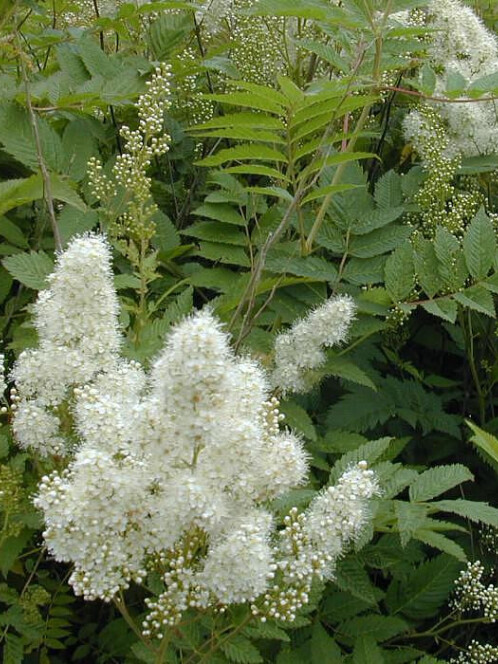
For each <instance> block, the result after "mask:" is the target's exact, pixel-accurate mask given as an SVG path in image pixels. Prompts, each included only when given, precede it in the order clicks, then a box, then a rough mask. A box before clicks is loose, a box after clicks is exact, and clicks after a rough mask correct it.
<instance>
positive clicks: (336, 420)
mask: <svg viewBox="0 0 498 664" xmlns="http://www.w3.org/2000/svg"><path fill="white" fill-rule="evenodd" d="M395 412H396V410H395V404H394V402H393V400H392V398H391V396H390V395H389V394H387V393H386V392H385V391H384V390H378V391H377V392H372V390H370V389H368V388H366V387H359V388H355V390H354V391H353V392H352V393H351V394H345V395H344V396H343V397H341V399H340V400H339V401H338V402H337V403H335V404H334V405H333V406H332V407H331V408H330V410H329V412H328V415H327V424H328V426H330V427H331V428H333V429H339V428H344V429H346V430H349V431H358V432H362V431H367V430H368V429H373V428H374V427H375V426H376V425H377V424H379V423H380V424H383V423H384V422H385V421H386V420H388V419H389V418H390V417H392V416H393V415H394V414H395Z"/></svg>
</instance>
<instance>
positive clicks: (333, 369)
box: [0, 0, 498, 664]
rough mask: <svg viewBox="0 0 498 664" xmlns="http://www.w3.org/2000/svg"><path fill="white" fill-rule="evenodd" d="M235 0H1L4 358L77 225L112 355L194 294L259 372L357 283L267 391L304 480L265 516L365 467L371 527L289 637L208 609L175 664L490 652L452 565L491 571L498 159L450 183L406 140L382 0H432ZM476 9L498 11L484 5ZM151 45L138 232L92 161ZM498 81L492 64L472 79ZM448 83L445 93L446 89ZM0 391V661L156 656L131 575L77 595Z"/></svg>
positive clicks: (414, 59) (414, 72) (428, 657)
mask: <svg viewBox="0 0 498 664" xmlns="http://www.w3.org/2000/svg"><path fill="white" fill-rule="evenodd" d="M214 4H216V3H214ZM218 4H221V3H218ZM250 4H251V3H245V2H240V3H239V4H238V7H237V9H238V13H236V15H235V18H234V17H232V18H230V19H229V20H224V19H220V20H219V22H218V24H217V27H216V26H215V28H213V27H210V26H209V21H208V18H206V16H207V17H209V16H214V15H215V8H214V6H213V7H212V8H210V12H211V13H210V14H208V15H206V16H205V17H204V19H203V18H202V16H201V15H200V14H199V13H196V11H195V8H193V7H192V6H189V4H188V3H185V2H180V1H175V2H163V1H158V2H151V3H146V4H137V5H135V4H133V3H119V4H115V5H114V4H113V5H112V6H107V5H105V6H104V5H102V6H100V3H98V2H94V3H78V2H74V3H71V2H65V0H62V1H60V0H53V2H41V1H35V0H29V1H28V0H26V1H20V0H19V1H18V2H9V1H8V0H4V2H3V3H2V4H1V9H0V11H1V19H0V24H1V39H0V44H1V51H0V89H1V90H2V93H1V100H0V177H1V180H2V181H1V182H0V214H1V215H2V216H0V236H1V237H0V239H1V242H0V253H1V255H2V257H3V260H2V266H1V267H0V272H1V274H0V301H1V306H2V311H1V317H0V326H1V328H2V336H3V349H4V353H5V355H6V364H7V365H8V366H11V365H12V362H13V361H14V360H15V357H16V356H17V355H18V354H19V352H20V351H21V350H22V349H24V348H26V347H29V346H30V345H32V344H33V343H34V342H35V333H34V329H33V327H32V325H31V322H30V305H31V303H32V302H33V300H34V298H35V296H36V291H37V290H39V289H41V288H43V286H44V284H45V279H46V277H47V275H48V274H49V273H50V271H51V269H52V266H53V256H54V251H55V250H56V249H57V248H60V247H63V246H65V245H66V244H67V242H68V240H69V239H70V238H71V237H72V236H74V235H75V234H78V233H83V232H85V231H87V230H90V229H103V230H105V231H107V232H109V233H110V234H111V237H112V239H113V246H114V249H115V266H116V277H115V283H116V287H117V288H118V290H119V294H120V300H121V306H122V312H121V323H122V327H123V330H125V332H126V353H127V355H128V356H129V357H130V358H135V359H137V360H139V361H141V362H144V363H146V362H147V361H148V360H150V358H151V357H152V356H153V355H154V353H155V352H157V351H158V350H159V348H160V346H161V340H162V338H163V336H164V334H165V333H166V332H167V331H168V329H169V328H170V326H171V325H172V324H173V323H174V322H175V321H177V320H179V319H180V318H181V317H182V316H183V315H185V314H187V313H188V312H189V311H190V310H191V309H192V308H193V307H200V306H202V305H203V304H205V303H207V302H209V303H211V305H212V306H213V307H214V310H215V312H216V313H217V314H218V316H220V317H221V318H222V320H223V321H224V322H225V323H226V325H227V326H228V327H229V329H230V331H231V333H232V335H233V339H234V343H235V345H236V347H237V349H238V350H240V351H241V352H251V353H253V354H255V355H256V356H257V357H258V358H259V359H260V360H261V361H262V362H263V363H264V364H267V365H268V366H269V365H270V363H271V352H272V347H273V341H274V338H275V334H276V333H278V331H279V330H283V329H285V328H286V326H288V325H289V324H291V323H292V322H293V321H295V320H296V319H297V318H299V317H301V316H303V315H304V314H305V313H306V312H307V311H308V310H309V309H310V308H311V307H313V306H315V305H317V304H318V303H319V302H321V301H322V300H323V299H324V297H326V296H327V295H329V294H331V293H336V292H346V293H349V294H351V295H353V296H354V298H355V300H356V302H357V305H358V316H357V320H356V321H355V324H354V328H353V330H352V333H351V335H350V339H349V342H348V344H347V345H346V346H344V347H343V348H340V349H339V350H335V351H330V352H329V353H328V359H327V363H326V365H325V367H323V371H321V372H320V375H319V376H315V377H314V378H315V379H316V385H315V387H314V388H313V390H312V391H311V392H310V393H309V394H308V395H306V396H294V397H290V398H287V399H286V400H285V401H283V402H282V410H283V412H284V413H285V414H286V421H287V423H288V424H289V426H292V427H293V428H295V429H296V430H298V431H300V432H301V433H302V435H303V436H304V437H305V439H306V442H307V447H308V450H309V452H310V454H311V456H312V470H313V472H312V477H311V482H310V485H309V487H307V488H306V489H303V490H302V491H299V492H295V493H294V494H293V495H291V496H290V497H289V501H290V502H288V503H287V504H285V505H284V504H282V505H281V510H282V512H284V511H285V509H286V508H288V507H289V506H290V505H291V504H306V501H308V500H309V499H310V496H311V495H313V492H315V491H316V490H318V489H319V488H320V487H321V486H323V485H324V484H326V483H327V482H328V481H330V480H333V479H334V478H336V477H337V476H338V474H339V473H340V471H341V469H344V468H345V467H346V466H347V465H348V464H349V463H351V462H354V461H357V460H360V459H363V458H365V459H367V460H368V461H369V463H370V464H372V465H373V466H374V467H375V468H376V471H377V473H378V474H379V476H380V478H381V483H382V486H383V487H384V491H383V495H382V497H381V498H379V500H378V501H376V503H375V505H374V507H373V510H374V519H373V526H372V529H371V531H369V532H367V533H366V534H365V536H364V540H363V541H361V542H358V544H357V547H356V548H357V550H355V551H353V552H351V553H350V554H349V555H348V556H346V557H345V558H344V559H343V560H342V561H341V563H340V565H339V567H338V570H337V577H336V579H335V583H333V584H328V585H327V586H326V587H320V588H319V587H317V588H316V596H315V597H314V598H313V601H312V602H311V604H310V606H309V607H308V609H307V611H306V612H304V613H303V615H301V616H299V617H298V619H297V621H296V623H295V624H294V625H293V628H292V629H291V630H284V629H283V628H282V625H279V624H277V623H275V624H266V625H264V624H261V623H249V624H247V620H246V618H247V616H246V614H245V613H244V611H243V610H242V609H241V610H240V611H234V612H232V613H230V615H227V616H225V617H218V618H217V619H216V620H214V621H213V619H212V618H209V617H208V616H207V617H205V618H204V619H202V620H201V621H200V622H197V623H195V622H192V623H188V624H186V625H185V626H183V627H182V628H179V629H178V630H177V631H176V632H175V635H174V639H173V643H172V646H171V649H170V650H169V651H168V653H167V661H169V662H193V661H202V662H208V661H209V662H213V663H214V662H216V663H222V662H227V661H229V662H239V663H241V664H244V663H247V664H251V663H256V662H277V664H298V663H305V662H312V663H313V664H328V663H331V664H334V663H335V662H343V661H344V662H352V663H354V664H362V663H364V662H365V663H366V662H368V663H369V664H377V662H388V663H391V662H392V663H400V664H401V663H403V662H420V663H421V664H422V663H423V664H431V663H433V662H437V661H447V660H448V659H449V658H450V657H457V656H458V653H459V652H463V653H465V652H467V651H466V648H467V646H468V644H469V643H470V642H471V641H472V640H473V639H478V640H479V641H480V642H482V643H489V644H490V645H492V646H498V642H497V640H496V634H495V631H494V629H493V625H492V623H491V621H490V619H488V618H485V617H483V615H482V613H479V612H478V611H476V612H474V613H470V614H466V613H462V612H461V611H459V610H457V609H455V608H451V606H450V605H449V603H448V602H449V599H450V596H451V593H452V591H453V588H454V582H455V579H456V578H457V576H458V573H459V571H460V570H461V569H463V567H464V565H465V561H466V560H471V561H473V560H476V559H479V560H482V561H483V562H484V563H485V564H486V565H487V567H488V568H489V569H490V570H492V568H493V566H494V564H495V557H496V542H497V541H498V540H497V538H496V535H495V532H496V531H495V529H496V528H498V511H497V510H496V509H493V508H492V507H489V506H488V505H487V503H488V502H489V503H491V504H495V505H496V504H497V492H496V479H497V478H496V472H497V470H498V443H497V441H496V439H495V438H494V437H493V435H492V434H493V433H496V432H497V431H498V416H497V413H496V412H495V409H496V407H497V403H496V397H495V392H494V388H495V384H496V382H497V381H498V347H497V330H496V319H495V304H494V295H495V293H496V292H498V277H497V272H496V269H497V267H498V254H497V245H496V217H495V215H496V213H497V212H498V210H497V209H496V205H497V182H498V180H497V178H496V172H497V170H496V169H497V168H498V160H497V158H496V156H494V155H486V156H483V157H477V158H471V159H468V160H463V162H462V164H461V165H460V166H459V169H457V170H455V172H452V173H451V174H450V176H449V180H450V182H451V189H450V190H448V189H447V188H446V189H445V186H446V184H448V183H443V185H441V184H439V185H438V184H437V182H436V184H434V178H435V175H437V173H436V171H435V170H434V171H432V172H431V171H430V170H429V171H427V170H423V169H422V168H421V166H420V164H419V161H418V158H417V155H416V153H415V152H414V150H413V149H412V148H411V147H410V145H408V144H407V142H406V140H405V139H404V138H403V134H402V131H401V122H402V120H403V118H404V117H405V116H406V114H407V113H408V112H409V110H410V109H411V108H412V107H413V106H414V105H416V104H418V103H419V100H420V98H424V97H430V96H431V95H432V93H433V88H432V89H431V80H432V76H433V74H434V72H433V71H432V70H431V68H430V66H429V65H428V64H427V62H426V61H427V54H426V40H427V31H426V30H425V29H424V28H422V27H418V28H416V27H406V26H405V27H403V26H400V25H399V24H393V23H392V21H391V15H392V14H394V13H395V12H398V11H402V10H414V11H423V10H424V7H425V3H424V2H417V1H411V0H393V1H392V2H375V1H374V0H365V2H361V1H360V0H358V1H355V0H351V1H348V2H343V3H339V5H338V6H336V5H334V4H332V3H330V2H325V1H323V2H318V1H312V0H299V1H297V0H296V2H292V3H291V2H289V1H285V0H261V1H260V3H259V4H258V6H257V7H256V9H254V8H253V10H252V13H251V10H250V9H249V7H250ZM469 5H471V6H472V7H473V8H474V9H475V11H476V13H478V14H479V15H481V16H482V17H483V19H484V20H485V21H486V23H487V25H488V27H490V28H491V29H495V28H496V24H497V22H498V13H497V10H496V7H495V6H494V3H493V2H491V1H487V0H482V1H481V2H477V1H476V2H472V3H469ZM288 34H292V40H291V41H292V44H290V43H286V41H285V35H288ZM268 35H270V36H271V39H270V38H269V37H268ZM275 48H276V49H277V51H275ZM282 53H283V54H284V55H283V56H282ZM159 62H167V63H169V64H170V65H171V69H172V84H171V107H170V108H169V110H168V111H167V113H166V114H165V117H164V131H165V132H167V133H168V134H169V135H170V136H171V143H170V149H169V151H168V152H167V153H166V154H164V155H162V156H159V157H156V158H154V159H153V161H152V163H151V165H150V168H149V170H148V174H149V176H150V177H151V195H152V198H153V201H154V202H155V204H156V205H157V209H155V211H154V214H153V218H152V224H151V226H150V228H152V231H151V232H148V231H144V229H143V227H141V226H140V225H139V224H138V223H137V224H136V225H135V226H133V224H132V225H131V227H125V226H124V225H123V224H121V223H120V221H119V220H120V215H121V214H122V212H123V206H124V205H125V204H126V201H127V200H130V199H133V196H134V195H135V193H136V192H135V193H134V191H133V188H132V187H131V188H130V191H126V190H122V189H120V190H119V191H118V194H117V195H116V196H115V197H114V198H113V199H112V200H104V201H103V200H100V201H99V200H98V198H97V196H96V195H95V187H94V186H93V187H92V184H91V182H90V179H89V177H88V162H89V160H90V159H92V157H93V158H98V159H100V160H101V161H102V164H103V172H104V173H106V174H108V175H109V176H111V174H112V166H113V164H114V161H115V159H116V155H117V154H119V153H120V152H121V151H122V150H123V142H122V137H121V136H120V132H119V129H120V127H122V126H123V124H127V125H129V126H131V127H132V128H134V127H136V126H137V109H136V101H137V98H138V96H139V94H141V93H142V92H143V91H144V89H145V81H146V80H147V78H148V77H150V75H151V72H152V71H153V69H154V66H155V65H157V64H158V63H159ZM424 63H425V64H424ZM424 67H425V69H423V68H424ZM421 71H423V75H422V76H421V77H420V72H421ZM424 74H425V75H424ZM497 88H498V85H497V83H496V82H495V81H494V80H488V81H484V82H481V84H480V86H477V87H475V89H474V92H475V93H476V94H475V96H476V98H477V99H478V98H479V96H482V95H485V94H496V89H497ZM465 92H468V90H466V87H465V85H464V86H463V87H461V88H459V87H458V86H457V87H455V86H453V88H452V89H451V90H449V91H448V99H449V101H448V103H451V99H453V100H454V99H457V98H458V97H459V96H460V97H461V96H463V95H464V94H465ZM34 125H35V127H36V131H35V132H34V131H33V126H34ZM436 180H437V178H436ZM438 186H439V188H438ZM462 193H463V194H466V195H467V199H466V200H468V201H470V202H469V203H468V205H467V207H465V208H464V209H463V211H462V212H461V217H460V221H461V222H462V224H461V226H460V228H459V230H458V231H457V232H455V231H454V229H451V228H449V227H447V225H445V223H444V220H445V219H447V218H449V209H450V207H451V206H450V205H449V203H450V202H451V201H454V200H456V199H457V198H458V196H459V195H461V194H462ZM52 206H53V209H52ZM435 211H437V214H435ZM434 219H436V222H434ZM441 220H442V223H439V222H440V221H441ZM431 224H432V226H431ZM318 379H320V382H319V381H318ZM7 396H8V395H7ZM11 396H12V395H11ZM14 397H15V394H14ZM13 402H15V398H14V399H13V400H12V398H9V399H7V400H6V401H5V408H4V410H5V411H6V412H5V413H3V426H2V429H1V437H0V457H1V459H0V460H1V466H0V485H1V486H0V490H1V493H0V509H1V511H2V522H1V523H2V530H1V534H0V575H1V576H2V583H1V584H0V608H1V613H0V639H1V641H2V644H3V657H4V662H6V663H7V664H14V663H17V662H28V663H30V662H40V663H43V664H44V663H45V662H54V663H57V662H68V661H75V662H76V661H83V662H90V661H91V662H99V663H100V662H140V661H141V662H152V661H155V660H154V658H153V656H152V655H151V653H150V652H148V651H147V650H146V649H145V648H144V647H143V644H141V643H140V641H139V640H137V637H136V635H135V634H134V632H133V630H132V628H131V627H130V624H129V623H130V619H131V618H136V619H138V617H139V615H140V611H141V602H142V600H143V591H142V590H141V589H134V590H132V591H130V597H129V598H128V601H127V605H128V609H129V613H128V615H124V616H123V615H121V614H120V612H119V611H118V608H117V607H116V606H114V605H112V604H111V605H102V604H99V603H88V604H85V603H84V602H82V601H81V600H79V599H77V598H75V597H74V596H73V595H72V593H71V590H70V588H69V587H68V585H67V583H66V581H67V578H68V569H67V567H66V566H64V565H60V564H56V563H55V562H54V561H53V560H51V559H50V558H48V557H47V555H46V553H45V551H44V549H43V547H42V540H41V536H40V532H41V523H40V518H39V515H38V514H37V513H36V512H35V510H34V508H33V506H32V504H31V501H30V494H31V493H32V492H33V490H34V488H35V487H36V484H37V481H38V480H39V478H40V476H41V475H42V474H43V473H44V472H46V471H47V470H48V469H47V468H46V467H44V465H43V463H41V462H40V460H39V459H36V458H33V457H31V456H29V455H28V454H26V453H21V452H19V450H17V449H16V447H15V445H13V443H12V440H11V437H10V433H9V427H8V421H9V417H10V412H11V411H10V408H11V405H12V403H13ZM465 420H468V421H469V422H470V424H471V427H469V426H467V425H466V424H465ZM472 423H475V424H472ZM484 430H485V431H484ZM486 431H487V432H489V434H486ZM490 434H491V435H490ZM471 480H474V481H473V482H472V481H471ZM490 575H491V576H490V577H489V578H490V580H492V578H493V572H492V571H490ZM150 584H151V587H152V590H154V588H153V580H150ZM196 657H197V658H198V659H196ZM469 657H470V656H469ZM461 661H474V660H470V659H468V660H465V659H464V660H461ZM476 661H477V660H476ZM486 661H488V660H486ZM489 661H498V658H497V659H496V660H495V659H493V660H489Z"/></svg>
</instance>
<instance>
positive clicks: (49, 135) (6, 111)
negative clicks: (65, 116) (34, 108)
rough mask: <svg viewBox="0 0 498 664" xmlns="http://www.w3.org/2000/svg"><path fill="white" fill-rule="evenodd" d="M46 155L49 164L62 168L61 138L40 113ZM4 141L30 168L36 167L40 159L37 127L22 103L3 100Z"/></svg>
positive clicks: (0, 115)
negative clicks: (35, 130)
mask: <svg viewBox="0 0 498 664" xmlns="http://www.w3.org/2000/svg"><path fill="white" fill-rule="evenodd" d="M36 121H37V128H38V133H39V136H40V143H41V148H42V154H43V158H44V160H45V162H46V164H47V166H48V167H49V168H51V169H53V170H60V168H61V165H62V163H63V156H64V153H63V150H62V144H61V139H60V137H59V135H58V133H57V132H56V131H55V129H53V127H52V126H51V125H50V124H49V123H48V122H47V121H46V120H44V119H43V118H41V117H37V119H36ZM0 142H1V143H2V144H3V147H4V149H5V150H6V152H8V153H9V154H11V155H12V156H13V157H14V158H15V159H16V160H17V161H19V162H21V163H22V164H24V165H25V166H27V167H28V168H29V169H31V170H33V171H36V170H38V168H39V165H40V162H39V158H38V153H37V150H36V143H35V138H34V134H33V127H32V124H31V120H30V117H29V114H28V111H27V110H26V109H25V108H22V107H21V106H19V105H18V104H15V103H12V104H0Z"/></svg>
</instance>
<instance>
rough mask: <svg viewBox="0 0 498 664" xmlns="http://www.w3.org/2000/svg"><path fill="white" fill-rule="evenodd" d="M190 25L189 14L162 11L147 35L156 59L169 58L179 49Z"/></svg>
mask: <svg viewBox="0 0 498 664" xmlns="http://www.w3.org/2000/svg"><path fill="white" fill-rule="evenodd" d="M190 26H191V19H190V17H189V16H185V15H182V14H172V13H169V12H162V13H161V14H160V15H159V17H158V18H157V19H156V20H155V21H154V22H153V23H152V25H151V26H150V28H149V32H148V35H147V37H148V42H149V44H150V47H151V49H152V52H153V53H154V56H155V57H156V59H157V60H164V59H167V58H168V57H169V56H170V55H171V53H172V52H174V51H175V50H176V49H178V48H179V47H180V45H181V44H182V41H183V38H184V37H185V35H186V34H187V32H188V31H189V29H190Z"/></svg>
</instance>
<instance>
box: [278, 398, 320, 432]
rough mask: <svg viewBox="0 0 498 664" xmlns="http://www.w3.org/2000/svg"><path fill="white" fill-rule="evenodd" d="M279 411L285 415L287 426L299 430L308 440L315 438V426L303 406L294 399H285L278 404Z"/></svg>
mask: <svg viewBox="0 0 498 664" xmlns="http://www.w3.org/2000/svg"><path fill="white" fill-rule="evenodd" d="M280 411H281V412H282V413H283V414H284V415H285V422H286V424H287V426H289V427H290V428H291V429H296V430H297V431H300V432H301V433H302V434H303V435H304V436H306V438H308V439H309V440H313V441H315V440H316V430H315V426H314V424H313V422H312V420H311V418H310V416H309V415H308V413H307V412H306V411H305V410H304V408H302V407H301V406H299V404H297V403H296V402H295V401H289V400H285V401H282V403H281V404H280Z"/></svg>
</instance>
